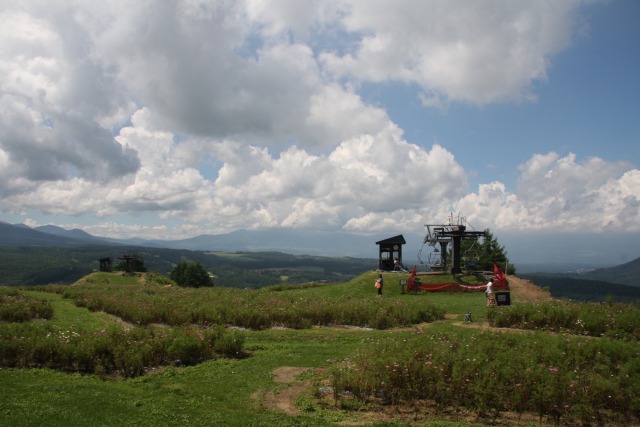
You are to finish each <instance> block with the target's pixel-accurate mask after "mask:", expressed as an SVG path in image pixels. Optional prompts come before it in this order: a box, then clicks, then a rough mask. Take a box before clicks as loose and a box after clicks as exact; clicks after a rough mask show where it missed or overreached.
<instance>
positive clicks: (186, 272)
mask: <svg viewBox="0 0 640 427" xmlns="http://www.w3.org/2000/svg"><path fill="white" fill-rule="evenodd" d="M169 277H170V278H171V280H173V281H174V282H176V283H177V284H178V285H180V286H186V287H190V288H199V287H201V286H213V279H212V278H211V276H210V275H209V272H208V271H207V270H206V269H205V268H204V267H203V266H202V264H200V263H199V262H195V263H189V262H186V261H180V262H179V263H178V264H177V265H176V266H175V267H174V269H173V270H172V271H171V273H170V274H169Z"/></svg>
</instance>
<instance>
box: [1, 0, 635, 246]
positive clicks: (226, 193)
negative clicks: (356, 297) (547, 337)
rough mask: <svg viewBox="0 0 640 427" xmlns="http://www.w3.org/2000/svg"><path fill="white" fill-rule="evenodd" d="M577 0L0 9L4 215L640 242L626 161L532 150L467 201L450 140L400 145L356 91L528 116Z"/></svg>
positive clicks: (194, 0)
mask: <svg viewBox="0 0 640 427" xmlns="http://www.w3.org/2000/svg"><path fill="white" fill-rule="evenodd" d="M581 3H583V2H579V1H564V2H557V1H551V0H550V1H536V2H524V1H513V2H504V1H489V0H487V1H483V2H471V3H469V2H462V3H461V2H459V1H452V0H446V1H445V0H441V1H437V0H434V1H394V2H387V1H373V0H369V1H352V2H348V1H338V0H335V1H333V0H332V1H323V2H321V1H284V0H282V1H277V0H275V1H257V0H247V1H234V2H226V1H205V0H182V1H179V0H171V1H161V2H146V1H144V2H143V1H140V2H130V1H115V0H109V1H107V2H104V1H101V2H97V1H96V2H93V1H71V2H69V1H36V0H33V1H29V0H27V1H20V2H9V1H0V5H1V8H0V196H1V197H2V206H1V207H0V211H2V212H4V213H10V212H14V213H20V212H26V211H36V212H42V213H45V214H53V215H65V216H81V215H90V216H91V215H94V216H97V217H99V218H100V221H99V222H100V223H101V225H100V226H96V227H101V228H102V229H101V231H96V230H95V229H94V230H92V232H94V233H96V232H97V234H101V235H113V236H123V235H131V234H135V235H140V236H142V237H154V236H157V237H163V238H166V237H175V238H179V237H186V236H185V234H189V235H194V234H198V233H203V232H212V233H215V232H225V231H230V230H233V229H238V228H260V227H301V228H320V229H343V230H349V231H358V232H379V231H387V230H397V229H407V230H412V231H418V232H420V231H421V230H422V227H423V224H424V222H425V220H426V218H442V217H443V213H444V215H446V214H447V213H448V212H451V211H454V212H463V213H464V214H465V215H466V216H467V218H468V219H469V220H470V222H472V223H474V224H483V225H486V227H490V228H496V227H497V228H501V229H573V230H575V229H579V228H581V227H590V228H592V229H593V231H599V230H609V229H612V230H629V229H631V230H633V231H636V232H637V231H640V225H639V224H640V211H639V200H638V199H639V197H640V171H638V169H637V168H635V167H634V166H633V165H631V164H628V163H624V162H610V161H606V160H603V159H600V158H595V157H594V158H586V159H584V160H582V159H580V158H578V157H577V156H576V155H574V154H568V155H564V157H563V156H562V155H560V154H558V153H555V152H548V153H536V152H532V153H531V158H530V159H529V160H528V161H526V162H525V163H523V164H522V165H521V167H520V170H519V173H520V178H519V184H518V187H517V189H515V190H508V189H507V186H506V185H505V184H504V183H501V182H499V181H494V182H490V183H486V184H481V185H480V186H479V188H470V185H469V183H468V174H469V173H470V172H469V171H466V170H465V168H464V167H463V166H462V165H461V164H460V163H459V162H458V161H457V160H456V157H455V153H453V152H451V151H449V150H448V149H447V144H446V142H443V143H429V144H428V145H427V146H419V145H416V144H412V143H409V142H408V141H407V140H406V139H405V137H404V133H403V130H402V129H401V128H400V127H399V126H398V125H397V124H396V123H394V121H393V120H392V119H391V118H390V117H389V114H388V113H387V111H386V109H385V107H384V106H383V105H374V104H371V103H369V102H367V101H366V100H365V98H364V97H363V96H362V94H361V91H360V88H361V87H362V85H365V84H369V85H371V84H385V83H389V82H402V83H406V84H408V85H415V86H416V87H417V88H418V89H419V91H420V96H421V99H422V100H423V102H424V103H425V105H438V106H443V105H444V106H446V105H450V104H451V103H464V104H470V105H477V106H483V105H487V104H491V103H495V102H507V101H508V102H512V101H513V102H526V101H530V100H532V99H534V98H535V97H536V92H535V87H536V85H537V84H539V83H540V82H544V81H545V79H546V77H547V72H548V69H549V66H550V58H551V57H552V56H553V55H555V54H557V53H558V52H560V51H562V50H563V49H565V48H566V47H567V46H568V45H569V43H570V42H571V40H572V38H573V33H574V31H575V30H576V28H577V25H578V23H577V20H576V10H577V8H578V7H579V6H580V4H581ZM129 215H130V219H129V220H128V221H129V222H126V221H125V222H124V223H119V221H116V220H114V219H113V218H115V217H119V218H122V217H123V216H129ZM149 215H152V216H154V217H155V218H157V219H156V220H155V221H152V222H151V223H147V222H146V221H148V218H149ZM141 217H144V218H145V219H144V220H143V219H140V220H139V221H137V220H136V218H141ZM169 220H172V221H174V223H173V224H174V225H172V226H170V227H167V226H164V225H160V223H162V222H163V221H169ZM178 220H179V223H177V224H176V223H175V221H178ZM104 227H106V229H105V228H104Z"/></svg>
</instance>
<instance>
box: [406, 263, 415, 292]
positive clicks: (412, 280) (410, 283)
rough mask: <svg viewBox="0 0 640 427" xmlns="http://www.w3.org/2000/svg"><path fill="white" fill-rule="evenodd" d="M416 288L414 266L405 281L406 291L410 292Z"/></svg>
mask: <svg viewBox="0 0 640 427" xmlns="http://www.w3.org/2000/svg"><path fill="white" fill-rule="evenodd" d="M415 286H416V266H415V265H414V266H413V271H412V272H411V276H409V279H408V280H407V290H409V291H412V290H413V289H414V288H415Z"/></svg>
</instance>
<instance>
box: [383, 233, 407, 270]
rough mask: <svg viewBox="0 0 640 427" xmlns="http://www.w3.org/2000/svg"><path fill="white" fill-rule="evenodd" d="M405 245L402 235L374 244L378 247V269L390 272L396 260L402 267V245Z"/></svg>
mask: <svg viewBox="0 0 640 427" xmlns="http://www.w3.org/2000/svg"><path fill="white" fill-rule="evenodd" d="M406 244H407V242H406V240H404V236H403V235H402V234H399V235H397V236H394V237H390V238H388V239H384V240H380V241H379V242H376V245H378V260H379V263H378V268H379V269H380V270H385V271H392V270H393V269H394V267H395V261H396V260H397V261H398V264H399V265H400V266H402V245H406Z"/></svg>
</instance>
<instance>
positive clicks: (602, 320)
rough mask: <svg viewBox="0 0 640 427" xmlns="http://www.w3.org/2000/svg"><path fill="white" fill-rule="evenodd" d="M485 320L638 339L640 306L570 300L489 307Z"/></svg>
mask: <svg viewBox="0 0 640 427" xmlns="http://www.w3.org/2000/svg"><path fill="white" fill-rule="evenodd" d="M488 319H489V322H490V323H491V325H493V326H498V327H511V328H520V329H542V330H548V331H553V332H568V333H572V334H576V335H588V336H594V337H609V338H614V339H624V340H636V341H637V340H640V307H639V306H638V305H637V304H623V303H617V304H597V303H572V302H569V301H554V302H545V303H541V304H521V305H516V306H511V307H498V308H496V309H492V310H489V312H488Z"/></svg>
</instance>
